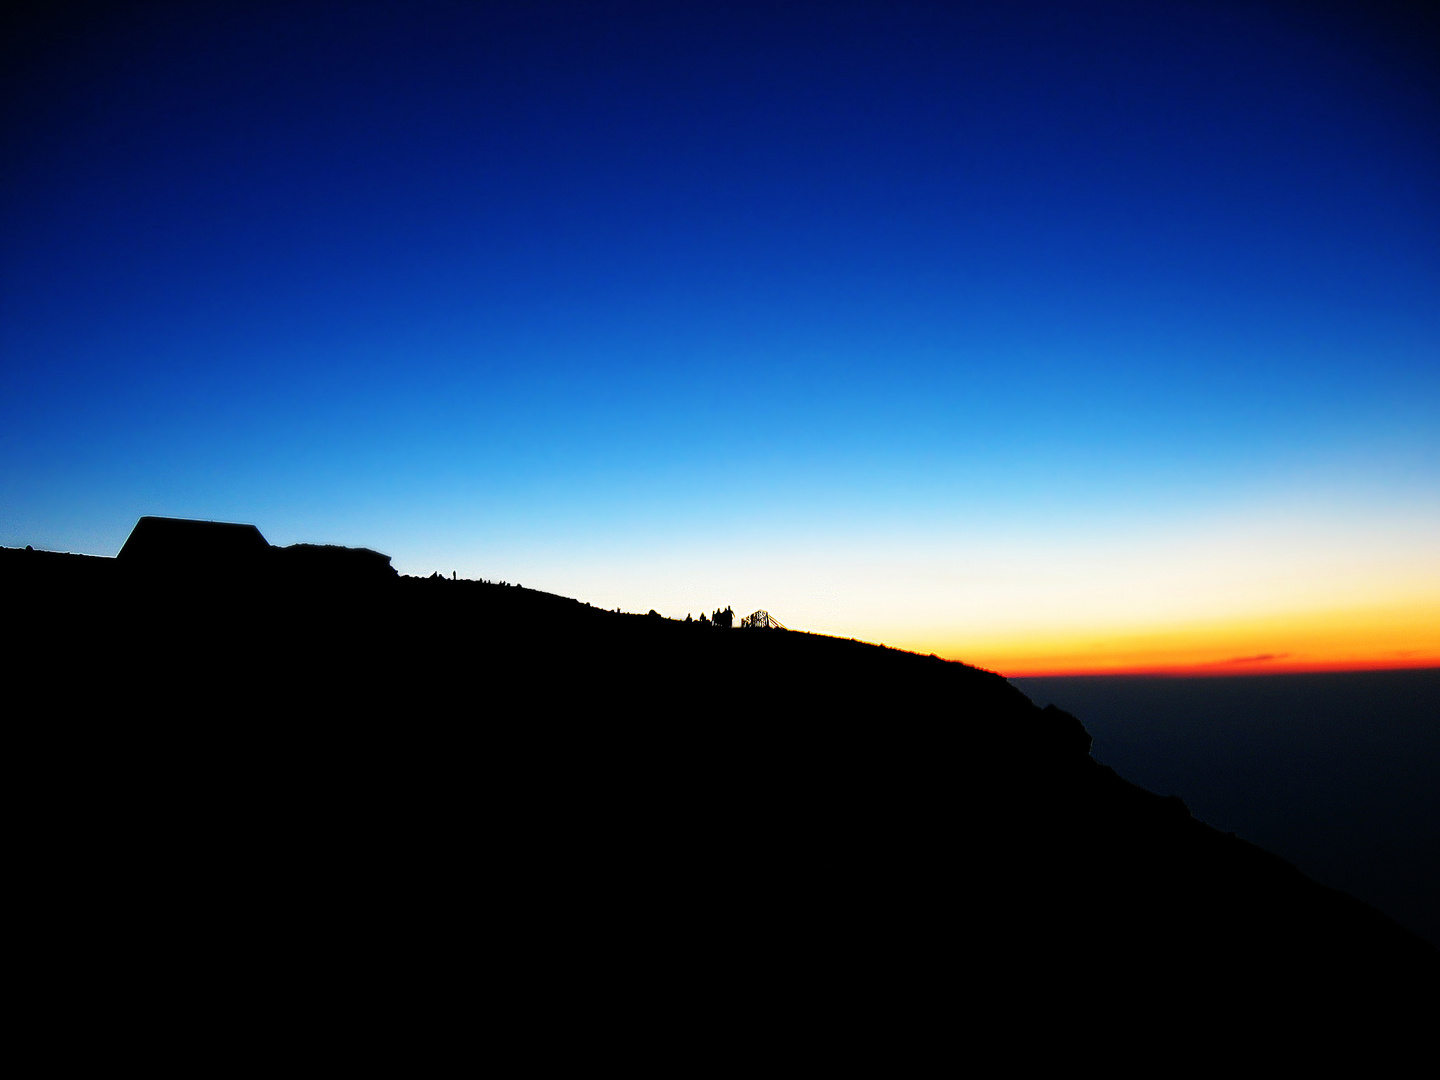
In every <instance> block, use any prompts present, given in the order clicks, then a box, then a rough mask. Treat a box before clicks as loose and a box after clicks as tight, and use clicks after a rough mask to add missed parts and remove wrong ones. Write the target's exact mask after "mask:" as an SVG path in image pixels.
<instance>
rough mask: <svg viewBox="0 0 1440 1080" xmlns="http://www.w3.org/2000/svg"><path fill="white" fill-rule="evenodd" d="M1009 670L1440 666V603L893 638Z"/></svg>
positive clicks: (1224, 671)
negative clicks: (999, 635)
mask: <svg viewBox="0 0 1440 1080" xmlns="http://www.w3.org/2000/svg"><path fill="white" fill-rule="evenodd" d="M893 644H897V645H900V646H901V647H903V648H914V649H916V650H917V651H925V652H935V653H938V654H939V655H941V656H945V657H947V658H949V659H956V660H963V661H964V662H966V663H968V664H974V665H976V666H977V667H983V668H988V669H989V670H991V671H998V672H1000V673H1002V674H1004V675H1013V676H1021V675H1084V674H1144V673H1153V674H1181V673H1183V674H1191V675H1207V674H1208V675H1230V674H1233V675H1240V674H1262V673H1265V672H1287V671H1288V672H1298V671H1322V670H1340V669H1361V668H1390V667H1440V605H1437V604H1434V603H1431V604H1422V605H1416V606H1406V607H1374V608H1352V609H1337V610H1332V611H1328V612H1306V613H1303V614H1288V615H1287V614H1279V615H1270V616H1264V617H1248V618H1235V619H1228V620H1216V621H1213V622H1197V623H1190V624H1185V623H1176V624H1170V625H1164V624H1156V625H1150V626H1145V625H1133V626H1128V627H1125V626H1116V627H1111V628H1108V629H1106V630H1102V631H1095V630H1091V631H1088V632H1085V631H1080V630H1078V629H1076V628H1055V629H1053V630H1048V631H1040V632H1035V631H1031V632H1028V633H1023V634H1016V635H1013V636H1010V637H1005V638H997V637H995V636H993V635H985V636H981V637H970V636H968V635H962V636H956V637H953V638H950V639H948V640H944V641H940V642H934V641H932V640H929V639H923V640H922V639H917V640H915V641H900V640H897V641H895V642H893Z"/></svg>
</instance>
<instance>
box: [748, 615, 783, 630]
mask: <svg viewBox="0 0 1440 1080" xmlns="http://www.w3.org/2000/svg"><path fill="white" fill-rule="evenodd" d="M740 629H742V630H787V629H789V627H787V626H784V625H782V624H781V622H780V620H779V619H777V618H775V616H773V615H771V614H770V613H769V612H768V611H757V612H755V614H753V615H746V616H745V617H744V618H743V619H741V620H740Z"/></svg>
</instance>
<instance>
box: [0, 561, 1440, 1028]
mask: <svg viewBox="0 0 1440 1080" xmlns="http://www.w3.org/2000/svg"><path fill="white" fill-rule="evenodd" d="M0 557H3V559H0V573H3V580H4V582H5V590H6V595H7V597H8V598H9V599H10V606H9V618H8V622H7V635H8V636H7V641H6V655H7V657H8V658H9V661H10V676H9V683H10V688H11V699H12V701H14V702H16V703H17V706H18V708H17V715H21V716H23V717H25V720H24V724H23V727H24V730H25V731H26V733H27V734H28V736H29V737H30V738H31V740H32V743H33V746H34V750H33V752H31V753H30V754H29V755H28V757H27V761H28V762H29V764H30V766H31V767H30V769H29V771H30V773H31V776H32V780H33V782H34V783H36V784H37V785H38V788H37V790H40V791H43V792H44V793H45V794H44V797H43V799H42V800H41V801H40V803H39V804H38V808H37V809H36V810H35V812H34V813H33V814H32V815H31V816H30V818H29V820H30V821H31V822H32V824H33V827H34V828H35V829H36V830H39V831H40V832H43V833H44V834H45V836H46V837H47V840H46V842H45V843H43V844H40V845H38V848H39V850H38V854H37V858H39V859H40V860H41V862H42V863H44V862H45V860H47V859H48V860H52V861H51V863H50V864H49V869H50V871H51V872H52V874H51V875H48V876H47V874H45V873H40V874H38V875H36V876H35V877H34V880H36V881H40V882H45V881H59V882H63V883H65V887H63V888H56V889H55V891H54V895H53V896H49V897H48V900H49V901H50V903H52V904H53V906H54V908H55V910H56V911H58V912H61V913H62V915H63V916H64V917H65V918H67V919H68V920H69V922H70V924H71V926H72V937H71V944H72V945H75V944H76V943H77V942H78V945H76V947H77V948H78V949H79V951H80V953H81V954H83V956H84V957H85V960H84V963H86V964H89V965H90V966H91V967H92V968H94V969H95V970H96V971H99V972H102V973H103V972H110V973H112V974H113V973H114V972H117V971H124V970H129V969H131V968H133V966H134V965H135V964H139V963H142V962H143V963H147V964H152V965H153V964H159V965H160V966H161V967H162V968H163V969H164V970H165V971H167V972H168V973H169V976H168V977H170V978H171V979H172V981H173V980H179V981H181V982H184V981H185V980H187V979H189V980H199V981H201V982H204V981H205V980H206V979H207V978H212V977H213V974H214V972H215V971H216V970H219V971H222V972H224V973H225V974H224V978H223V981H224V982H225V983H226V985H227V986H228V987H229V989H230V990H232V991H234V990H237V988H241V987H246V986H250V985H251V984H252V982H253V981H254V980H256V979H261V980H267V981H268V982H269V983H270V984H272V985H271V989H270V990H269V991H268V992H270V993H273V994H276V995H278V996H279V997H281V998H285V997H286V996H287V995H289V994H290V993H292V992H294V990H293V987H290V986H288V984H289V983H290V982H291V981H296V980H298V982H299V983H304V984H305V985H313V986H323V987H324V990H323V994H324V995H325V996H326V997H327V1000H330V1001H333V1000H334V999H336V998H337V996H338V998H339V999H344V1000H348V999H349V997H350V996H351V995H353V994H356V993H360V994H361V996H363V995H364V994H366V993H368V994H380V995H383V994H386V993H389V992H390V989H385V987H389V988H391V989H393V983H394V981H395V980H397V979H398V980H402V981H403V980H409V981H412V982H414V981H418V982H421V983H423V984H425V985H426V986H427V987H428V988H430V990H436V989H437V988H439V987H442V986H443V987H449V986H451V984H452V982H453V983H454V984H455V985H457V986H466V985H471V984H473V982H474V981H475V980H480V981H482V982H483V983H484V984H485V985H486V986H487V987H489V988H490V990H491V991H494V992H496V993H499V994H500V995H501V996H502V997H504V998H505V999H506V1002H507V1004H506V1005H505V1006H504V1007H503V1008H502V1010H501V1011H502V1012H503V1013H504V1015H506V1016H507V1017H510V1020H507V1021H506V1022H507V1023H508V1022H514V1023H517V1024H528V1023H533V1022H535V1021H536V1017H537V1015H557V1016H558V1015H567V1016H568V1015H572V1014H573V1013H574V1012H575V1010H577V1009H578V1010H579V1012H580V1013H583V1014H584V1015H585V1016H587V1017H590V1018H592V1019H593V1018H594V1017H598V1016H602V1015H608V1010H610V1009H611V1008H622V1007H623V1008H626V1009H634V1010H641V1011H645V1012H647V1014H654V1015H656V1016H660V1015H664V1016H666V1017H668V1019H667V1020H666V1021H665V1022H666V1023H681V1022H682V1018H681V1017H680V1016H679V1014H681V1013H683V1014H685V1015H686V1016H690V1018H691V1020H693V1019H694V1015H693V1014H694V1013H695V1012H696V1011H699V1012H701V1013H705V1014H707V1015H712V1016H713V1015H716V1014H722V1015H726V1016H733V1017H735V1019H734V1020H733V1023H735V1024H741V1025H743V1024H748V1023H758V1022H759V1020H757V1019H756V1018H757V1017H761V1016H766V1017H771V1018H772V1019H773V1018H775V1017H777V1016H780V1017H783V1016H787V1015H788V1016H790V1017H791V1021H788V1022H793V1023H794V1024H799V1023H800V1019H799V1018H800V1017H802V1016H804V1017H808V1018H810V1020H815V1018H817V1017H825V1016H828V1017H831V1018H832V1020H835V1018H843V1017H846V1016H848V1017H850V1020H849V1021H845V1020H843V1019H842V1020H837V1021H836V1022H838V1023H840V1024H841V1026H842V1027H843V1026H844V1024H845V1023H853V1022H858V1021H857V1018H861V1017H863V1018H866V1019H865V1022H866V1023H867V1024H871V1025H875V1024H880V1025H882V1026H883V1025H900V1026H905V1025H920V1026H921V1027H922V1028H925V1029H926V1030H927V1031H928V1033H929V1035H931V1036H933V1035H934V1034H936V1032H938V1031H942V1030H943V1031H948V1030H950V1029H951V1027H952V1026H953V1025H955V1024H957V1023H961V1022H962V1020H963V1018H964V1017H970V1018H971V1019H973V1018H974V1017H975V1016H976V1015H982V1014H983V1015H990V1014H992V1013H997V1014H1004V1015H1005V1016H1006V1017H1008V1018H1009V1019H1010V1020H1014V1019H1016V1017H1017V1016H1020V1017H1023V1016H1026V1015H1034V1016H1037V1017H1046V1018H1049V1019H1050V1020H1056V1019H1057V1018H1059V1017H1069V1018H1072V1019H1074V1018H1080V1019H1081V1020H1083V1021H1084V1022H1086V1023H1094V1022H1098V1018H1100V1017H1109V1018H1110V1019H1112V1020H1113V1019H1115V1018H1116V1017H1123V1018H1127V1020H1126V1022H1137V1020H1138V1018H1139V1017H1142V1016H1143V1017H1146V1018H1147V1019H1146V1021H1145V1022H1146V1023H1147V1024H1151V1025H1159V1026H1158V1027H1156V1028H1155V1029H1154V1030H1155V1031H1164V1032H1170V1033H1172V1034H1175V1035H1176V1037H1183V1038H1188V1039H1196V1038H1200V1037H1201V1035H1202V1030H1203V1031H1204V1032H1207V1033H1206V1034H1204V1038H1205V1039H1206V1040H1208V1041H1214V1040H1215V1039H1216V1038H1219V1039H1221V1040H1222V1041H1223V1040H1224V1039H1226V1038H1232V1037H1236V1035H1235V1033H1236V1032H1237V1031H1241V1030H1244V1031H1246V1032H1249V1033H1250V1034H1252V1035H1254V1034H1260V1035H1264V1036H1265V1037H1266V1038H1273V1039H1276V1040H1280V1039H1282V1038H1284V1039H1296V1038H1302V1037H1312V1036H1313V1035H1314V1033H1315V1025H1319V1026H1320V1027H1321V1028H1324V1026H1325V1025H1327V1024H1331V1023H1332V1022H1334V1021H1337V1020H1340V1019H1343V1020H1344V1021H1345V1022H1346V1023H1347V1024H1349V1025H1351V1026H1350V1027H1349V1028H1347V1029H1346V1030H1349V1031H1351V1032H1352V1034H1354V1033H1355V1032H1360V1033H1362V1034H1363V1037H1364V1038H1365V1039H1374V1038H1377V1037H1383V1038H1384V1039H1389V1040H1399V1041H1400V1042H1404V1041H1406V1040H1408V1039H1411V1038H1413V1037H1414V1033H1415V1032H1416V1031H1418V1030H1420V1028H1419V1027H1417V1025H1418V1024H1419V1020H1418V1018H1419V1017H1421V1016H1424V1015H1425V1009H1427V1008H1430V1007H1431V1006H1432V1005H1433V1002H1434V1000H1435V993H1436V985H1437V973H1440V963H1437V956H1436V953H1435V951H1434V950H1433V949H1431V948H1429V947H1428V946H1427V945H1425V944H1424V943H1423V942H1421V941H1419V940H1418V939H1416V938H1415V937H1414V936H1413V935H1410V934H1408V933H1407V932H1405V931H1404V930H1402V929H1401V928H1399V927H1398V926H1396V925H1395V924H1394V923H1392V922H1390V921H1389V920H1388V919H1386V918H1385V917H1383V916H1382V915H1380V914H1379V913H1378V912H1376V911H1374V910H1373V909H1371V908H1369V907H1367V906H1365V905H1362V904H1360V903H1358V902H1356V901H1354V900H1352V899H1351V898H1349V897H1347V896H1345V895H1343V894H1340V893H1337V892H1334V891H1332V890H1329V889H1326V888H1323V887H1322V886H1319V885H1317V884H1315V883H1314V882H1312V881H1310V880H1309V879H1307V878H1305V877H1303V876H1302V875H1300V874H1299V873H1298V872H1297V871H1295V870H1294V869H1293V868H1292V867H1290V866H1289V865H1288V864H1286V863H1284V862H1282V861H1281V860H1279V859H1278V858H1275V857H1274V856H1271V855H1268V854H1266V853H1265V852H1262V851H1260V850H1258V849H1256V848H1254V847H1252V846H1250V845H1248V844H1246V843H1244V842H1243V841H1241V840H1238V839H1236V838H1234V837H1232V836H1228V835H1224V834H1220V833H1217V832H1216V831H1214V830H1213V829H1210V828H1208V827H1207V826H1204V825H1202V824H1200V823H1198V822H1196V821H1195V820H1193V819H1192V818H1191V817H1190V815H1189V813H1188V811H1187V810H1186V809H1185V807H1184V804H1183V803H1181V802H1180V801H1179V800H1176V799H1162V798H1159V797H1157V796H1154V795H1152V794H1150V793H1148V792H1145V791H1143V790H1141V789H1139V788H1136V787H1134V786H1133V785H1130V784H1128V783H1126V782H1125V781H1124V780H1123V779H1121V778H1120V777H1118V776H1116V775H1115V774H1114V773H1113V772H1111V771H1110V770H1109V769H1106V768H1104V767H1102V766H1100V765H1098V764H1097V763H1096V762H1095V761H1094V760H1093V759H1092V758H1091V757H1090V755H1089V744H1090V740H1089V736H1088V735H1087V734H1086V733H1085V731H1084V728H1083V727H1082V726H1081V724H1080V723H1079V721H1077V720H1076V719H1075V718H1074V717H1071V716H1069V715H1068V714H1066V713H1064V712H1060V711H1058V710H1055V709H1053V708H1050V709H1045V710H1041V709H1038V708H1036V707H1035V706H1034V705H1033V704H1032V703H1031V702H1030V701H1029V700H1028V699H1027V698H1026V697H1025V696H1024V695H1022V694H1021V693H1020V692H1019V691H1018V690H1016V689H1015V688H1014V687H1013V686H1011V685H1010V684H1009V683H1007V682H1006V681H1005V680H1004V679H1002V678H1000V677H999V676H996V675H993V674H990V673H988V672H984V671H979V670H976V669H973V668H969V667H966V666H964V665H961V664H955V663H948V662H944V661H940V660H938V659H935V658H933V657H924V656H917V655H914V654H909V653H903V652H898V651H895V650H890V649H884V648H880V647H877V646H872V645H866V644H863V643H858V642H853V641H845V640H838V639H833V638H824V637H818V636H814V635H809V634H804V633H797V632H786V631H741V630H732V631H717V630H712V629H709V628H707V627H702V626H698V625H693V624H690V625H687V624H681V623H677V622H673V621H670V620H664V619H660V618H658V617H653V616H639V615H621V614H616V613H611V612H604V611H599V610H596V609H593V608H590V607H588V606H587V605H584V604H581V603H578V602H576V601H573V600H566V599H564V598H561V597H556V596H551V595H548V594H543V593H536V592H533V591H530V590H524V589H519V588H515V587H507V586H499V585H489V584H482V583H475V582H451V581H443V580H439V579H429V580H418V579H408V578H394V577H393V576H385V575H381V574H376V573H374V572H373V570H374V567H373V565H371V564H370V563H366V562H365V560H363V559H362V560H360V562H359V563H357V565H360V564H361V563H363V564H364V565H365V566H367V567H368V569H367V570H365V572H364V573H360V572H359V571H357V573H356V574H355V575H351V576H347V574H346V573H340V572H337V573H334V574H327V573H319V572H316V571H315V570H314V561H315V559H317V558H321V556H316V555H315V554H314V553H313V552H311V553H310V554H309V555H306V556H305V558H304V560H302V561H303V565H304V569H303V570H296V569H295V567H296V566H299V565H300V562H295V561H292V563H290V564H286V566H284V567H282V566H281V564H279V563H275V564H273V565H271V566H270V567H269V568H268V569H266V570H264V571H263V572H254V573H250V572H247V573H246V574H244V575H242V576H239V577H234V576H231V577H226V576H224V575H218V574H217V575H215V576H212V577H203V578H197V577H195V576H186V577H183V578H179V579H177V578H174V577H171V576H165V575H158V576H157V575H155V574H153V573H142V572H135V573H128V572H125V570H124V568H123V567H122V566H120V565H119V564H117V563H116V562H114V561H112V560H99V559H88V558H84V557H79V556H58V555H51V554H47V553H36V552H16V551H8V550H6V551H3V552H0ZM286 567H288V568H286ZM39 887H40V888H41V889H42V890H43V889H45V888H46V887H47V886H44V885H42V886H39ZM142 957H143V959H142ZM206 971H209V972H210V975H209V976H207V975H206V974H205V972H206ZM277 972H285V973H287V974H286V975H285V976H284V977H283V978H282V977H280V976H278V975H277ZM297 972H298V973H299V974H297ZM97 977H101V978H104V977H107V976H104V975H100V976H97ZM360 988H363V989H360ZM472 990H473V985H472ZM460 992H469V991H460ZM976 994H978V995H979V998H980V1002H979V1003H976V1002H975V1001H974V1000H972V999H973V997H974V995H976ZM966 1001H969V1004H965V1002H966ZM682 1002H688V1003H689V1004H688V1005H687V1006H685V1007H683V1008H682V1007H681V1003H682ZM527 1003H528V1004H527ZM677 1010H678V1011H677ZM976 1010H978V1013H977V1011H976ZM1017 1010H1018V1012H1017ZM745 1017H749V1019H748V1020H747V1019H744V1018H745ZM1222 1017H1223V1018H1226V1020H1225V1023H1226V1025H1227V1026H1226V1027H1225V1029H1224V1031H1223V1032H1221V1031H1218V1030H1213V1029H1212V1028H1211V1027H1210V1025H1214V1024H1216V1023H1218V1022H1220V1020H1219V1018H1222ZM1087 1018H1088V1019H1087ZM1362 1020H1363V1022H1361V1021H1362ZM807 1022H809V1021H807ZM965 1022H968V1021H965ZM1356 1024H1359V1026H1358V1027H1355V1025H1356ZM937 1025H938V1027H937ZM1227 1033H1228V1034H1227ZM1247 1037H1249V1036H1248V1035H1247ZM1137 1038H1138V1036H1137ZM1146 1038H1149V1036H1148V1035H1147V1036H1146Z"/></svg>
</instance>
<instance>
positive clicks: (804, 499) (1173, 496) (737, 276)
mask: <svg viewBox="0 0 1440 1080" xmlns="http://www.w3.org/2000/svg"><path fill="white" fill-rule="evenodd" d="M10 18H11V19H12V22H10V23H8V24H6V26H5V27H4V30H3V32H0V40H3V41H4V42H5V44H4V46H3V49H4V51H3V55H0V60H3V66H0V72H3V74H0V89H3V103H0V104H3V113H0V122H3V129H0V133H3V151H4V153H3V165H0V168H3V172H0V193H3V194H0V544H3V545H6V546H23V545H25V544H33V545H34V546H36V547H43V548H52V549H58V550H71V551H82V552H90V553H94V554H100V555H113V554H115V553H116V552H117V551H118V550H119V548H120V545H121V544H122V543H123V542H124V540H125V537H126V535H127V534H128V532H129V530H130V528H131V527H132V526H133V525H134V523H135V520H136V519H137V518H138V517H139V516H141V515H143V514H162V515H173V516H183V517H199V518H210V519H217V520H226V521H245V522H253V523H254V524H256V525H258V526H259V527H260V529H261V531H262V532H263V533H264V534H265V535H266V537H267V538H268V539H269V540H270V541H271V542H272V543H277V544H286V543H293V542H297V541H311V542H322V543H344V544H352V545H363V546H368V547H373V548H376V549H378V550H381V551H384V552H386V553H387V554H390V555H391V556H393V559H394V563H395V565H396V566H397V568H398V569H400V570H401V571H402V572H405V573H422V574H428V573H430V572H431V571H432V570H437V569H438V570H441V571H444V572H445V573H447V574H448V573H449V572H450V571H452V570H453V571H458V573H459V574H460V576H462V577H483V578H487V579H491V580H507V581H512V582H515V581H518V582H521V583H523V584H525V585H528V586H532V587H535V588H541V589H545V590H548V591H552V592H557V593H561V594H564V595H568V596H574V597H578V598H580V599H583V600H588V601H590V602H592V603H595V604H596V605H598V606H603V607H616V606H618V607H621V608H623V609H625V610H633V611H645V610H647V609H649V608H652V607H653V608H656V609H658V610H659V611H661V612H662V613H663V614H667V615H675V616H680V617H683V616H684V615H685V614H686V613H690V612H693V613H699V612H700V611H702V610H711V609H713V608H715V607H721V606H724V605H726V604H731V605H733V606H734V608H735V610H736V611H737V613H741V614H743V613H746V612H749V611H751V610H754V609H755V608H759V607H764V608H767V609H768V610H769V611H771V612H772V613H773V614H774V615H775V616H776V617H777V618H779V619H780V620H781V621H783V622H785V623H786V624H787V625H790V626H792V627H797V628H802V629H809V630H815V631H819V632H823V633H831V634H839V635H842V636H845V637H858V638H861V639H864V640H871V641H884V642H886V643H889V644H892V645H899V646H902V647H905V648H911V649H916V650H919V651H922V652H932V651H933V652H937V653H939V654H940V655H942V656H947V657H951V658H954V659H962V660H966V661H968V662H971V663H976V664H979V665H981V666H985V667H989V668H992V669H995V670H999V671H1002V672H1004V673H1006V674H1017V675H1018V674H1035V673H1046V672H1060V671H1102V670H1108V671H1117V670H1195V671H1215V672H1217V673H1218V672H1224V671H1238V670H1244V671H1247V672H1256V671H1260V670H1285V669H1295V668H1306V667H1323V666H1334V665H1340V666H1362V667H1363V666H1376V665H1381V666H1384V665H1418V664H1440V63H1437V59H1436V58H1437V56H1440V33H1437V23H1436V20H1435V18H1434V17H1429V18H1421V17H1418V16H1416V15H1414V14H1412V13H1411V11H1410V9H1409V6H1408V5H1406V6H1400V5H1396V6H1393V7H1388V6H1386V5H1384V4H1376V3H1363V4H1362V3H1356V4H1348V3H1298V2H1297V3H1265V2H1262V0H1252V2H1239V0H1236V2H1218V0H1216V2H1203V0H1196V2H1193V3H1184V2H1178V0H1177V2H1164V3H1141V2H1135V3H1126V2H1104V0H1087V2H1058V0H1057V2H1041V0H1035V2H1028V3H1027V2H1023V0H1022V2H1007V3H1004V4H998V3H975V4H965V3H948V4H942V3H918V2H911V3H907V2H904V0H888V2H884V3H880V2H875V3H868V2H860V3H845V2H831V3H817V4H796V3H755V4H750V3H724V4H720V3H709V2H705V0H681V2H675V3H541V2H531V3H501V2H492V3H475V4H461V3H426V2H407V3H370V2H364V0H356V2H344V3H305V2H287V3H276V4H266V3H259V2H245V3H239V2H236V3H227V2H211V3H180V4H166V3H148V4H138V5H137V4H121V5H96V4H88V5H67V4H55V5H40V7H39V11H38V12H31V13H30V14H28V15H25V16H21V17H19V18H18V20H16V17H15V16H10Z"/></svg>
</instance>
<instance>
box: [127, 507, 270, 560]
mask: <svg viewBox="0 0 1440 1080" xmlns="http://www.w3.org/2000/svg"><path fill="white" fill-rule="evenodd" d="M269 551H270V544H269V543H268V542H267V541H266V539H265V537H263V536H262V535H260V530H259V529H257V528H256V527H255V526H254V525H239V524H234V523H231V522H227V521H191V520H189V519H187V518H164V517H142V518H141V519H140V520H139V521H137V522H136V523H135V528H133V529H132V530H130V537H129V539H127V540H126V541H125V546H124V547H122V548H121V549H120V555H119V556H118V558H119V561H120V562H121V563H122V564H124V565H127V566H129V567H132V568H136V569H143V570H163V571H166V572H174V573H189V572H197V571H198V572H200V573H209V574H216V573H224V572H227V571H230V572H237V571H238V572H254V571H257V570H259V569H260V567H261V565H262V561H263V560H264V559H265V556H266V555H267V554H268V553H269Z"/></svg>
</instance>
